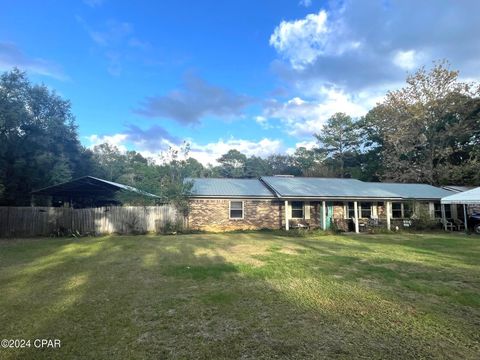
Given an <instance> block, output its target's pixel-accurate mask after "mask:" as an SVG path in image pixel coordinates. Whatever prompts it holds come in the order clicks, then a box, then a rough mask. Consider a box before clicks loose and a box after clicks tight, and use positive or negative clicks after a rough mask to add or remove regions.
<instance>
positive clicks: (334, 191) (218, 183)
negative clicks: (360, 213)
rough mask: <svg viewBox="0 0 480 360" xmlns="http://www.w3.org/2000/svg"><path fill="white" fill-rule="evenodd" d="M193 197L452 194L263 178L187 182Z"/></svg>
mask: <svg viewBox="0 0 480 360" xmlns="http://www.w3.org/2000/svg"><path fill="white" fill-rule="evenodd" d="M187 180H190V181H192V182H193V188H192V191H191V196H193V197H195V196H197V197H278V198H287V199H288V198H324V199H391V200H404V199H425V200H440V199H441V198H442V197H444V196H447V195H451V194H453V192H452V191H448V190H445V189H442V188H438V187H435V186H431V185H427V184H403V183H374V182H363V181H360V180H357V179H344V178H343V179H337V178H313V177H287V176H264V177H261V178H260V180H257V179H225V178H223V179H212V178H196V179H187Z"/></svg>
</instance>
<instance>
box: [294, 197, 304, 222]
mask: <svg viewBox="0 0 480 360" xmlns="http://www.w3.org/2000/svg"><path fill="white" fill-rule="evenodd" d="M292 219H303V202H302V201H292Z"/></svg>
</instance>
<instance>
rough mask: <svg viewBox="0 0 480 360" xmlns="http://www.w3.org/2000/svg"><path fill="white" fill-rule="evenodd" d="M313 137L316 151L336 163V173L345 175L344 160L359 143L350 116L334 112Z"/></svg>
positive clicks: (341, 175)
mask: <svg viewBox="0 0 480 360" xmlns="http://www.w3.org/2000/svg"><path fill="white" fill-rule="evenodd" d="M315 137H316V138H317V140H318V142H319V147H318V149H317V151H318V152H320V153H322V154H325V155H326V156H327V158H329V159H331V160H333V161H334V164H338V168H339V171H338V175H339V176H340V177H345V175H346V172H345V161H346V159H347V157H348V156H352V154H353V153H354V152H355V151H356V150H357V148H358V144H359V139H358V133H357V128H356V127H355V123H354V122H353V120H352V118H351V117H350V116H348V115H346V114H344V113H336V114H334V115H333V116H332V117H330V118H329V119H328V120H327V123H326V124H325V126H324V127H323V130H322V132H321V133H320V134H316V135H315Z"/></svg>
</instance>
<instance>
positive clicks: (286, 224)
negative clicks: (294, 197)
mask: <svg viewBox="0 0 480 360" xmlns="http://www.w3.org/2000/svg"><path fill="white" fill-rule="evenodd" d="M285 230H287V231H288V230H290V224H289V223H288V200H285Z"/></svg>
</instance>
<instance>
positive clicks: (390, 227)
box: [385, 201, 392, 231]
mask: <svg viewBox="0 0 480 360" xmlns="http://www.w3.org/2000/svg"><path fill="white" fill-rule="evenodd" d="M385 207H386V209H385V210H386V212H387V230H389V231H390V230H391V229H392V226H391V221H390V217H391V211H392V210H391V209H392V202H391V201H387V202H386V203H385Z"/></svg>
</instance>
